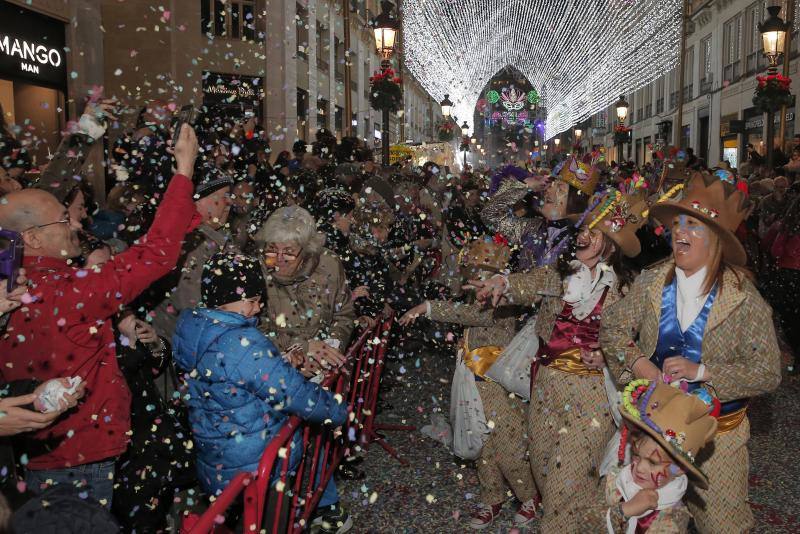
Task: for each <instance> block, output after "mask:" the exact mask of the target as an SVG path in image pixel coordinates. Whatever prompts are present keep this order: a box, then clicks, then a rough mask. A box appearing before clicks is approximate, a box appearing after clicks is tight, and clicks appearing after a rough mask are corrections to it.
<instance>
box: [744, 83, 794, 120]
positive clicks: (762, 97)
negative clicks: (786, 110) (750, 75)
mask: <svg viewBox="0 0 800 534" xmlns="http://www.w3.org/2000/svg"><path fill="white" fill-rule="evenodd" d="M756 80H757V81H758V86H756V92H755V94H753V105H754V106H755V107H756V109H757V110H758V111H760V112H762V113H769V112H774V111H777V110H779V109H780V108H781V106H791V105H792V98H793V97H792V93H791V92H790V90H789V88H790V87H791V85H792V79H791V78H788V77H786V76H781V75H780V74H768V75H766V76H756Z"/></svg>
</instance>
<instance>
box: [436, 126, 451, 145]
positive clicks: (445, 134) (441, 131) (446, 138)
mask: <svg viewBox="0 0 800 534" xmlns="http://www.w3.org/2000/svg"><path fill="white" fill-rule="evenodd" d="M436 133H437V136H438V138H439V141H441V142H443V143H449V142H450V141H452V140H453V137H455V134H454V132H453V123H452V122H450V121H445V122H442V123H439V125H438V126H437V127H436Z"/></svg>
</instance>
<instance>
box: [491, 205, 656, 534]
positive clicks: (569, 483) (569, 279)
mask: <svg viewBox="0 0 800 534" xmlns="http://www.w3.org/2000/svg"><path fill="white" fill-rule="evenodd" d="M645 207H646V205H645V204H644V202H643V201H642V200H641V199H639V197H638V196H626V195H622V194H621V193H619V192H617V191H612V192H611V193H610V194H608V195H607V196H606V197H604V199H603V200H602V201H601V202H600V203H599V204H597V205H596V207H595V209H594V210H593V211H592V212H591V213H589V215H588V216H587V217H586V223H585V224H584V226H583V227H582V228H581V231H580V233H579V234H578V237H577V243H576V246H577V252H576V253H575V258H576V259H575V260H573V261H571V262H569V271H568V272H567V273H564V274H563V275H560V274H559V272H558V271H557V270H556V269H554V268H552V267H541V268H538V269H535V270H534V271H532V272H531V273H530V274H512V275H510V276H509V277H508V278H507V279H506V280H504V279H502V278H494V279H492V280H490V281H489V282H487V283H481V282H475V283H476V285H480V286H483V289H484V291H483V293H482V294H479V298H481V297H483V298H486V297H488V296H489V294H490V292H491V293H492V294H493V296H494V297H499V296H500V295H502V297H503V298H505V299H506V300H507V301H508V302H511V303H513V304H533V303H534V302H539V311H538V313H537V316H536V332H537V334H538V335H539V337H540V347H539V352H538V354H537V357H536V361H535V362H534V366H533V369H532V370H531V403H530V407H529V410H528V436H529V452H530V459H531V466H532V469H533V474H534V479H535V481H536V485H537V486H538V488H539V491H540V493H541V496H542V505H543V507H544V517H543V518H542V521H541V525H540V527H541V531H542V532H544V533H551V532H552V533H556V532H558V533H577V532H580V531H581V525H582V523H581V517H580V514H579V512H578V510H579V508H581V507H585V506H587V505H590V504H593V503H596V502H599V501H600V500H601V499H602V495H603V488H602V487H601V486H600V483H599V480H598V476H597V470H598V467H599V465H600V461H601V460H602V457H603V449H604V448H605V444H606V443H607V442H608V440H609V439H610V438H611V437H612V435H613V434H614V423H613V420H612V418H611V414H610V411H609V401H608V399H607V396H606V389H605V387H604V378H603V371H602V367H603V358H602V354H600V352H599V350H597V348H598V345H597V340H598V338H597V336H598V333H599V330H600V319H601V316H602V315H603V314H604V310H605V309H606V307H608V306H609V305H611V304H613V303H614V302H616V301H618V300H619V299H620V298H621V296H622V293H621V291H622V290H623V289H624V288H626V287H627V285H628V283H629V281H630V278H631V277H630V275H629V274H628V271H627V270H626V269H625V268H624V265H623V256H628V257H633V256H636V255H637V254H638V253H639V251H640V250H641V246H640V244H639V240H638V239H637V238H636V230H637V229H638V228H639V227H641V225H642V223H643V222H644V217H643V216H642V211H643V210H644V208H645ZM498 289H499V291H498ZM495 300H496V299H495Z"/></svg>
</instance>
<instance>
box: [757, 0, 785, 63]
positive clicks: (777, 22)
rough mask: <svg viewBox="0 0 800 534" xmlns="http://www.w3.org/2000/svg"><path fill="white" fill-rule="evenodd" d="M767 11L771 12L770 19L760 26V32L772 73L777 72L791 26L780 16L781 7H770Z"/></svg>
mask: <svg viewBox="0 0 800 534" xmlns="http://www.w3.org/2000/svg"><path fill="white" fill-rule="evenodd" d="M767 11H769V17H768V18H767V19H766V20H765V21H764V22H762V23H760V24H759V25H758V31H759V32H760V33H761V46H762V48H763V51H764V55H765V56H767V59H768V60H769V67H770V71H773V72H775V71H776V67H777V65H778V59H779V58H780V56H781V54H783V50H784V46H785V44H786V32H787V31H788V29H789V24H788V23H786V22H785V21H784V20H783V19H782V18H780V17H779V16H778V13H780V11H781V6H779V5H778V6H770V7H768V8H767Z"/></svg>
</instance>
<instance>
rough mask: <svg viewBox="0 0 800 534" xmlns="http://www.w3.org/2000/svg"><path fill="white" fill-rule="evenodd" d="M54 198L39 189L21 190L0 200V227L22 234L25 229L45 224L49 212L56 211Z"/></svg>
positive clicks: (56, 204)
mask: <svg viewBox="0 0 800 534" xmlns="http://www.w3.org/2000/svg"><path fill="white" fill-rule="evenodd" d="M60 206H61V205H60V204H59V203H58V200H56V197H54V196H53V195H51V194H50V193H48V192H47V191H42V190H41V189H23V190H21V191H14V192H13V193H8V194H6V195H4V196H3V197H2V198H0V227H2V228H4V229H6V230H13V231H15V232H22V231H23V230H25V229H27V228H31V227H33V226H37V225H39V224H46V223H47V222H50V221H47V220H46V217H47V215H48V214H49V212H51V211H53V210H58V209H59V208H60Z"/></svg>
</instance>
